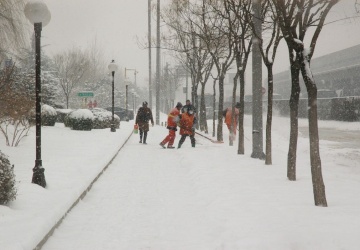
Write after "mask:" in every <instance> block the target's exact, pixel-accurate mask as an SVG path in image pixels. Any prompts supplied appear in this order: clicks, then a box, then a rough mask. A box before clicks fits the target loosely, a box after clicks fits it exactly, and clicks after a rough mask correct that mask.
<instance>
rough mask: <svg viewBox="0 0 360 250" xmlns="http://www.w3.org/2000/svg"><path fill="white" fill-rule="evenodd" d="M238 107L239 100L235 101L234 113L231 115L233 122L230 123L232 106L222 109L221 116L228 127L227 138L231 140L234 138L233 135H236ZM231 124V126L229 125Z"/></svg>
mask: <svg viewBox="0 0 360 250" xmlns="http://www.w3.org/2000/svg"><path fill="white" fill-rule="evenodd" d="M239 108H240V102H237V103H236V105H235V107H234V110H235V115H234V117H233V122H232V123H231V116H232V107H228V108H227V109H225V110H224V111H223V116H224V117H225V120H224V123H226V126H227V127H228V129H229V140H231V141H233V140H235V136H236V129H237V124H238V120H239V114H240V112H239ZM231 125H232V127H231Z"/></svg>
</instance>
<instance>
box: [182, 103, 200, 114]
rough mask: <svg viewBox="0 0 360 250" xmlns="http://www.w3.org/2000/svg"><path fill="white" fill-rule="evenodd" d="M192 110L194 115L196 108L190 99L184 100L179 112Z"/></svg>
mask: <svg viewBox="0 0 360 250" xmlns="http://www.w3.org/2000/svg"><path fill="white" fill-rule="evenodd" d="M190 109H191V110H192V111H194V115H196V108H195V106H194V105H192V104H191V101H190V100H186V104H185V105H184V106H183V107H182V108H181V113H186V112H187V111H188V110H190Z"/></svg>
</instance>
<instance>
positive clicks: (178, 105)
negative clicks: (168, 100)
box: [175, 102, 183, 108]
mask: <svg viewBox="0 0 360 250" xmlns="http://www.w3.org/2000/svg"><path fill="white" fill-rule="evenodd" d="M182 106H183V105H182V104H181V102H178V103H177V104H176V106H175V107H177V108H181V107H182Z"/></svg>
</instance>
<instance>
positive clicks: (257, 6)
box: [251, 0, 265, 160]
mask: <svg viewBox="0 0 360 250" xmlns="http://www.w3.org/2000/svg"><path fill="white" fill-rule="evenodd" d="M252 8H253V13H254V16H253V23H254V28H255V33H254V34H253V36H252V39H253V44H252V81H253V82H252V92H253V94H252V122H253V126H252V127H253V131H252V143H253V152H252V154H251V157H252V158H258V159H261V160H264V159H265V154H264V152H263V124H262V123H263V119H262V90H261V89H262V58H261V54H260V48H259V39H258V37H259V38H261V32H262V27H261V24H262V23H261V0H254V1H253V7H252ZM255 34H256V35H255Z"/></svg>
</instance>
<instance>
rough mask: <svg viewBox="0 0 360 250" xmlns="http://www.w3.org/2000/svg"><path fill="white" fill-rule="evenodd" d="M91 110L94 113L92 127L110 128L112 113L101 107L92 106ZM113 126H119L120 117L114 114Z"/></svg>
mask: <svg viewBox="0 0 360 250" xmlns="http://www.w3.org/2000/svg"><path fill="white" fill-rule="evenodd" d="M91 112H92V113H93V115H94V120H93V127H92V128H93V129H103V128H110V127H111V122H112V113H111V112H110V111H107V110H105V109H102V108H93V109H91ZM114 122H115V128H119V127H120V117H119V116H117V115H116V114H114Z"/></svg>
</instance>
